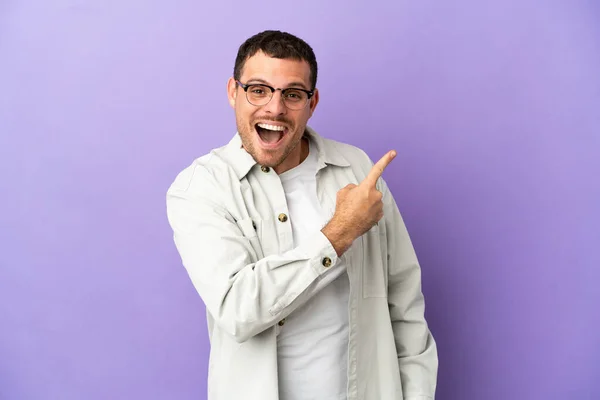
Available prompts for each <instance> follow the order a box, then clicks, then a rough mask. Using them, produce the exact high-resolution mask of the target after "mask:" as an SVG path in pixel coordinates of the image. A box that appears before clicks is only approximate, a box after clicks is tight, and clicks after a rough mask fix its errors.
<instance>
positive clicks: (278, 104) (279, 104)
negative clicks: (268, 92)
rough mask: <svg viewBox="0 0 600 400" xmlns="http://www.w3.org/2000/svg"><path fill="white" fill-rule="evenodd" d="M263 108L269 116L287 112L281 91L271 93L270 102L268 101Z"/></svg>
mask: <svg viewBox="0 0 600 400" xmlns="http://www.w3.org/2000/svg"><path fill="white" fill-rule="evenodd" d="M264 107H265V108H264V109H265V111H266V112H268V113H269V114H272V115H284V114H285V113H286V112H287V107H286V106H285V104H283V97H282V94H281V90H276V91H275V93H273V97H272V98H271V101H269V102H268V103H267V104H266V105H265V106H264Z"/></svg>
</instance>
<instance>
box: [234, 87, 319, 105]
mask: <svg viewBox="0 0 600 400" xmlns="http://www.w3.org/2000/svg"><path fill="white" fill-rule="evenodd" d="M236 83H237V84H238V85H240V86H241V87H242V89H244V92H246V99H247V100H248V103H250V104H252V105H254V106H259V107H260V106H264V105H266V104H268V103H269V102H270V101H271V99H272V98H273V93H275V91H276V90H281V97H282V99H283V104H285V106H286V107H287V108H289V109H290V110H301V109H303V108H304V107H306V104H307V103H308V99H310V98H311V97H312V96H313V94H315V92H314V91H311V90H304V89H299V88H287V89H275V88H274V87H272V86H269V85H264V84H262V83H251V84H244V83H242V82H240V81H236Z"/></svg>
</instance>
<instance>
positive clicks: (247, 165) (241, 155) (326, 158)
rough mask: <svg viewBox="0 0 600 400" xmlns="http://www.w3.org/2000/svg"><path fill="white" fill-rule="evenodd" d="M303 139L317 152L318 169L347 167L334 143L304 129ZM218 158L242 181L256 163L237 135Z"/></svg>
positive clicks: (311, 130) (307, 128) (237, 134)
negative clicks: (333, 166)
mask: <svg viewBox="0 0 600 400" xmlns="http://www.w3.org/2000/svg"><path fill="white" fill-rule="evenodd" d="M304 135H305V137H308V139H309V142H310V145H311V146H313V147H312V148H313V150H316V152H317V164H318V169H321V168H325V167H326V166H327V165H335V166H339V167H349V166H350V163H349V162H348V160H346V158H345V157H344V156H343V155H342V154H341V153H340V152H339V150H338V149H337V148H336V143H335V142H334V141H332V140H328V139H325V138H323V137H321V136H320V135H319V134H317V132H315V130H313V129H312V128H310V127H308V126H307V127H306V130H305V131H304ZM220 156H221V157H222V158H223V159H224V160H225V162H227V164H229V165H230V166H231V167H232V168H233V169H234V171H235V173H236V174H237V177H238V179H242V178H243V177H244V176H246V175H247V174H248V172H249V171H250V170H251V169H252V167H254V166H255V165H256V164H257V163H256V161H255V160H254V158H252V156H251V155H250V153H248V152H247V151H246V150H245V149H244V148H243V147H242V139H241V138H240V135H239V133H236V134H235V136H234V137H233V138H232V139H231V140H230V141H229V143H228V144H227V145H226V146H225V147H224V149H223V151H222V152H221V154H220Z"/></svg>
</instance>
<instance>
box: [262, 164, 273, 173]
mask: <svg viewBox="0 0 600 400" xmlns="http://www.w3.org/2000/svg"><path fill="white" fill-rule="evenodd" d="M260 170H261V171H262V172H264V173H268V172H269V171H270V170H271V168H269V167H265V166H264V165H263V166H262V167H260Z"/></svg>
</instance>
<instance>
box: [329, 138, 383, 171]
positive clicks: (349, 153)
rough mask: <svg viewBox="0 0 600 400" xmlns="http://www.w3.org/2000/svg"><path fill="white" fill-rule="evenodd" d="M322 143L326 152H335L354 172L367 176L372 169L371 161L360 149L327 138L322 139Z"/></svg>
mask: <svg viewBox="0 0 600 400" xmlns="http://www.w3.org/2000/svg"><path fill="white" fill-rule="evenodd" d="M322 143H323V146H324V148H325V150H326V151H327V152H332V153H335V152H337V153H338V154H339V155H340V156H341V157H342V158H343V159H344V160H346V162H347V163H348V164H349V166H350V167H351V168H352V169H353V170H355V171H363V172H364V173H365V174H367V173H368V172H369V171H370V170H371V167H373V161H372V160H371V158H370V157H369V155H368V154H367V153H366V152H365V151H364V150H363V149H361V148H360V147H357V146H354V145H352V144H349V143H344V142H340V141H337V140H333V139H327V138H322Z"/></svg>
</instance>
